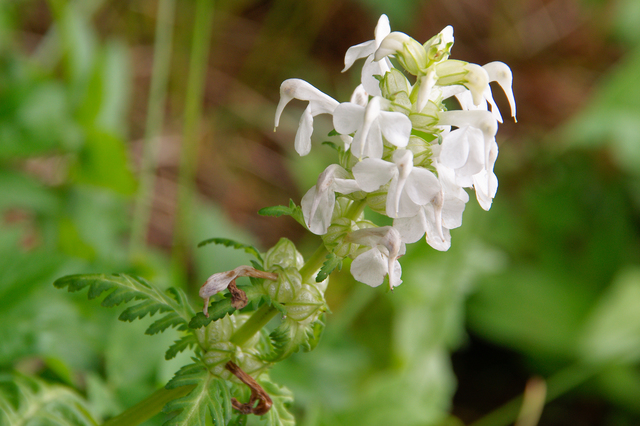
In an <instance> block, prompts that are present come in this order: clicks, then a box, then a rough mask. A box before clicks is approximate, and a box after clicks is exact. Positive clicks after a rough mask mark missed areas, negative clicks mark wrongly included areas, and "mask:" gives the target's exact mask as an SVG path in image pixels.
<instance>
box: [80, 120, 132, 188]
mask: <svg viewBox="0 0 640 426" xmlns="http://www.w3.org/2000/svg"><path fill="white" fill-rule="evenodd" d="M85 135H86V141H85V145H84V146H83V149H82V151H81V152H80V153H79V156H78V162H77V164H76V167H75V170H74V173H75V174H74V177H75V178H76V180H77V181H78V182H81V183H88V184H90V185H95V186H100V187H104V188H109V189H112V190H114V191H116V192H119V193H121V194H125V195H130V194H132V193H133V192H134V191H135V189H136V179H135V178H134V176H133V173H132V171H131V169H130V167H129V164H130V161H129V158H128V154H127V148H126V146H125V143H124V140H123V139H122V138H120V137H119V136H117V135H115V134H113V133H108V132H105V131H103V130H99V129H97V128H90V129H86V132H85Z"/></svg>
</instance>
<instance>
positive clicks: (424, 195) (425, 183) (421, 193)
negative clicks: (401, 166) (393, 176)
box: [405, 167, 441, 205]
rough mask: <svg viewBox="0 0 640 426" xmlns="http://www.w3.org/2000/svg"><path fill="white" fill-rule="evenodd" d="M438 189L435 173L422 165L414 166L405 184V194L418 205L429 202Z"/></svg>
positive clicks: (438, 183)
mask: <svg viewBox="0 0 640 426" xmlns="http://www.w3.org/2000/svg"><path fill="white" fill-rule="evenodd" d="M440 189H441V187H440V182H439V181H438V178H437V177H436V175H434V174H433V173H431V172H430V171H429V170H427V169H423V168H422V167H414V168H413V170H412V171H411V174H410V175H409V177H408V178H407V183H406V184H405V191H406V193H407V195H408V196H409V198H411V200H412V201H413V202H414V203H416V204H418V205H424V204H427V203H428V202H430V201H431V200H432V199H433V197H434V196H435V195H436V194H438V193H439V192H440Z"/></svg>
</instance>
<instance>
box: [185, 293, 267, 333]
mask: <svg viewBox="0 0 640 426" xmlns="http://www.w3.org/2000/svg"><path fill="white" fill-rule="evenodd" d="M239 288H240V289H242V290H243V291H244V292H245V294H246V295H247V299H248V303H250V304H251V303H253V302H256V301H259V300H261V298H262V297H264V295H265V294H264V289H263V288H262V286H261V285H252V286H242V287H239ZM235 311H236V308H234V307H233V306H231V295H230V294H229V293H227V294H225V297H224V299H221V300H218V301H215V302H213V303H211V305H209V309H208V312H209V318H207V317H206V316H205V315H204V313H202V312H198V313H197V314H196V315H194V316H193V318H191V320H190V321H189V328H200V327H205V326H207V325H209V323H210V322H211V321H216V320H219V319H220V318H222V317H224V316H225V315H227V314H232V313H233V312H235Z"/></svg>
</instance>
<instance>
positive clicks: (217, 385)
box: [162, 362, 232, 426]
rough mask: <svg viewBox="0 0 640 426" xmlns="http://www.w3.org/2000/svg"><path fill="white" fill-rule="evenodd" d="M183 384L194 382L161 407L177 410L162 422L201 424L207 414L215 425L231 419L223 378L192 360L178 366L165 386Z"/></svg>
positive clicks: (177, 425) (180, 425) (178, 425)
mask: <svg viewBox="0 0 640 426" xmlns="http://www.w3.org/2000/svg"><path fill="white" fill-rule="evenodd" d="M187 385H195V388H193V390H192V391H191V392H189V393H188V394H187V395H185V396H183V397H182V398H178V399H174V400H173V401H170V402H169V403H167V405H165V406H164V408H163V409H162V411H163V412H165V413H171V412H177V414H176V416H175V417H173V418H172V419H170V420H168V421H167V422H166V423H164V426H183V425H189V426H205V425H206V424H207V414H208V415H209V416H210V417H211V420H212V421H213V424H214V425H216V426H223V425H226V424H227V423H228V422H229V420H231V415H232V408H231V393H230V392H229V388H228V387H227V383H226V382H225V380H223V379H221V378H219V377H216V376H213V375H212V374H211V373H210V372H209V370H208V369H207V368H206V367H205V366H204V365H203V364H201V363H199V362H196V363H194V364H189V365H186V366H184V367H182V368H181V369H180V370H179V371H178V372H177V373H176V375H175V376H174V377H173V379H171V380H170V381H169V383H167V386H166V388H167V389H175V388H177V387H180V386H187Z"/></svg>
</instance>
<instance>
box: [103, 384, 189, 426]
mask: <svg viewBox="0 0 640 426" xmlns="http://www.w3.org/2000/svg"><path fill="white" fill-rule="evenodd" d="M193 388H195V385H187V386H180V387H177V388H174V389H166V388H161V389H158V390H157V391H155V392H154V393H152V394H151V395H150V396H149V397H148V398H146V399H144V400H142V401H140V402H139V403H137V404H136V405H134V406H133V407H131V408H129V409H127V410H126V411H123V412H122V413H121V414H119V415H118V416H116V417H113V418H111V419H109V420H107V421H106V422H104V423H103V424H102V426H136V425H139V424H140V423H142V422H145V421H147V420H149V419H150V418H151V417H153V416H155V415H156V414H158V413H159V412H160V410H162V407H164V406H165V405H166V404H167V403H168V402H169V401H173V400H174V399H177V398H180V397H183V396H185V395H186V394H188V393H189V392H191V390H192V389H193Z"/></svg>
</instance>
